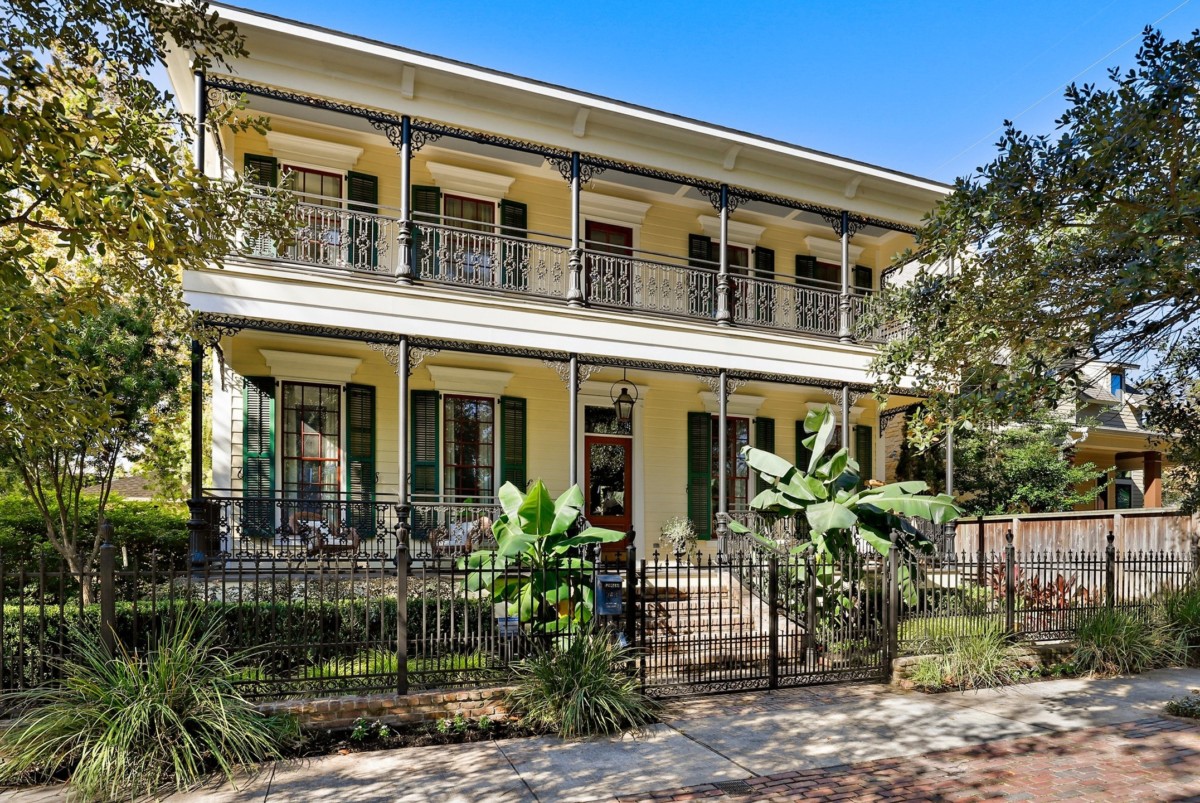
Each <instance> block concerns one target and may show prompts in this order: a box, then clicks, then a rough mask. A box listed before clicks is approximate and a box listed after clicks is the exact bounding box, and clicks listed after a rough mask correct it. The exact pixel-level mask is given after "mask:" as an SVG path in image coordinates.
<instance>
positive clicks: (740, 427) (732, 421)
mask: <svg viewBox="0 0 1200 803" xmlns="http://www.w3.org/2000/svg"><path fill="white" fill-rule="evenodd" d="M725 425H726V430H725V433H726V434H725V438H726V441H725V448H726V449H727V450H728V452H727V455H726V462H725V482H726V490H727V492H728V494H729V498H728V509H729V510H745V509H746V508H747V507H749V505H750V466H749V465H747V464H746V460H745V458H743V457H742V447H743V446H749V445H750V419H749V418H737V417H729V418H726V419H725ZM720 437H721V424H720V418H718V417H717V416H713V418H712V472H713V473H712V476H713V489H712V500H713V503H712V504H713V506H712V509H713V510H719V509H720V507H719V501H720V500H719V497H720V488H719V486H718V485H717V477H719V476H720V474H719V472H720V470H721V441H720Z"/></svg>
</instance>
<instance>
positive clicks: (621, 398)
mask: <svg viewBox="0 0 1200 803" xmlns="http://www.w3.org/2000/svg"><path fill="white" fill-rule="evenodd" d="M618 387H620V391H619V392H618V390H617V388H618ZM630 391H633V393H632V394H631V393H630ZM608 395H609V398H611V399H612V403H613V410H615V411H616V413H617V422H618V423H621V424H628V423H629V422H630V421H632V420H633V405H634V404H635V403H636V402H637V387H636V386H635V385H632V384H630V382H629V380H628V378H627V377H626V376H625V369H624V368H622V369H621V381H620V382H613V385H612V388H610V389H609V392H608Z"/></svg>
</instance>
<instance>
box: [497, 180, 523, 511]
mask: <svg viewBox="0 0 1200 803" xmlns="http://www.w3.org/2000/svg"><path fill="white" fill-rule="evenodd" d="M528 221H529V208H528V207H527V206H526V205H525V204H523V203H518V202H517V201H501V202H500V233H501V234H503V235H504V236H506V237H524V236H525V233H526V231H527V230H528V229H529V222H528ZM500 250H501V253H500V281H501V282H502V286H503V287H504V289H505V290H525V289H527V288H528V285H529V252H528V250H527V248H526V246H525V244H524V243H519V242H511V241H509V240H503V241H502V245H501V248H500ZM514 484H515V483H514ZM520 487H521V488H522V489H524V485H522V486H520Z"/></svg>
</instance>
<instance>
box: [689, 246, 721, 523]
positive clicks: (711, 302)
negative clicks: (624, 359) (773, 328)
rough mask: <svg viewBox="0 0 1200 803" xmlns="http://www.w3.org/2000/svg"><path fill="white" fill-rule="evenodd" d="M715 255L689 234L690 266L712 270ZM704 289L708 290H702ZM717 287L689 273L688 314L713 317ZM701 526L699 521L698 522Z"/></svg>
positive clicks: (710, 249)
mask: <svg viewBox="0 0 1200 803" xmlns="http://www.w3.org/2000/svg"><path fill="white" fill-rule="evenodd" d="M712 257H713V244H712V240H710V239H708V238H707V237H705V236H704V235H703V234H689V235H688V266H689V267H691V268H696V269H699V270H703V271H707V272H711V271H712V269H713V266H712ZM702 290H704V291H707V292H702ZM716 300H717V288H716V283H715V282H714V281H713V280H712V277H711V276H705V275H697V274H695V273H690V274H689V275H688V314H690V315H695V316H697V317H712V316H713V315H714V314H715V313H716ZM696 525H697V526H699V522H696Z"/></svg>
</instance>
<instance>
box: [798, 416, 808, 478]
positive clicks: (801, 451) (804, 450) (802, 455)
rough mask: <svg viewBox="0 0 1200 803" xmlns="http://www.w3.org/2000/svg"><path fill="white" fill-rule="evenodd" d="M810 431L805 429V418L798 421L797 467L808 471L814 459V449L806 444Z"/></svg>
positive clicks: (805, 471)
mask: <svg viewBox="0 0 1200 803" xmlns="http://www.w3.org/2000/svg"><path fill="white" fill-rule="evenodd" d="M808 435H809V433H807V432H805V431H804V419H801V420H799V421H797V422H796V468H798V469H800V470H801V471H803V472H804V473H805V474H807V473H808V462H809V461H810V460H812V449H809V448H808V447H807V446H805V445H804V439H805V438H807V437H808Z"/></svg>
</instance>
